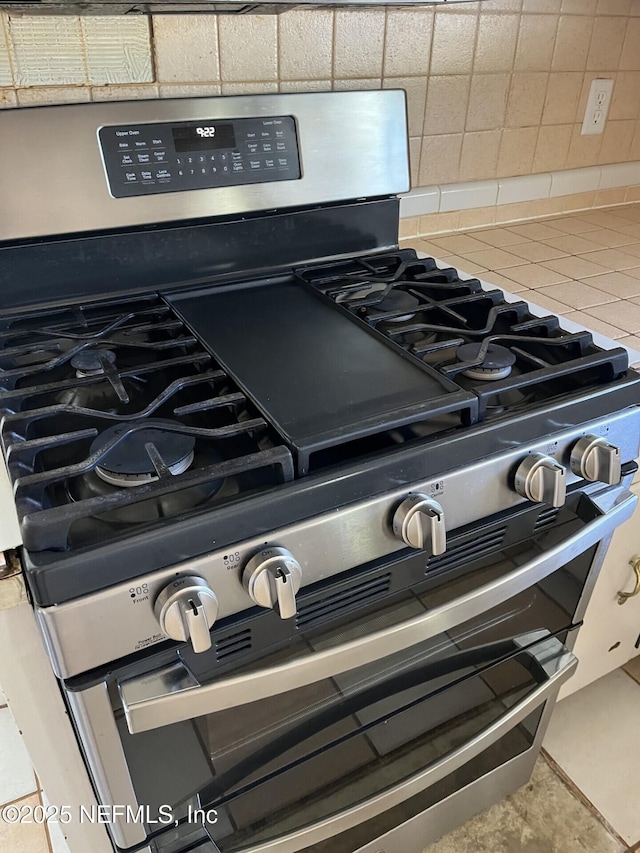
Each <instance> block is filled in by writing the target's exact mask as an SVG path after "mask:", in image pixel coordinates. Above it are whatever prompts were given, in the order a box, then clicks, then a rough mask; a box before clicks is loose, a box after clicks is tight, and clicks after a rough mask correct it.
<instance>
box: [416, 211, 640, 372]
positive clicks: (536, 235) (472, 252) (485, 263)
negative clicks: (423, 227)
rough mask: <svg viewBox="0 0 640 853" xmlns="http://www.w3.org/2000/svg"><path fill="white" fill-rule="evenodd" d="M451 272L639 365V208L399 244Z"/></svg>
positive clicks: (597, 212)
mask: <svg viewBox="0 0 640 853" xmlns="http://www.w3.org/2000/svg"><path fill="white" fill-rule="evenodd" d="M400 245H401V246H402V247H411V248H414V249H415V250H416V251H417V252H419V253H420V254H422V255H429V256H432V257H434V258H436V260H437V262H438V265H439V266H453V267H456V268H457V269H458V270H459V271H460V272H461V273H462V275H461V277H462V278H465V277H466V278H471V277H473V278H478V279H480V280H481V282H482V283H483V286H485V287H486V288H487V289H491V288H495V287H499V288H500V289H501V290H504V291H505V294H506V298H507V299H509V300H511V301H517V300H520V299H524V300H525V301H526V302H529V303H531V305H532V307H533V308H534V312H535V313H538V312H539V313H540V315H541V316H542V315H545V314H548V313H549V312H552V313H554V314H559V315H561V316H562V317H563V318H565V319H564V322H563V326H564V327H565V328H566V329H567V331H574V330H579V329H584V328H587V329H589V330H591V331H593V332H594V342H595V343H596V344H597V345H598V346H603V347H611V346H624V347H626V348H627V349H628V350H629V354H630V361H631V364H633V365H637V366H640V204H630V205H624V206H620V207H614V208H607V209H600V210H588V211H584V212H579V213H574V214H572V215H570V216H567V215H562V216H557V217H554V218H546V219H541V220H536V221H530V222H526V223H520V224H517V223H514V224H513V225H504V226H501V227H491V228H483V229H478V230H473V231H466V232H463V231H457V232H455V233H451V234H437V235H433V236H429V237H412V238H409V239H406V240H402V241H401V243H400Z"/></svg>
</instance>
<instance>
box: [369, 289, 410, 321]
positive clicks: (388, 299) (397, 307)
mask: <svg viewBox="0 0 640 853" xmlns="http://www.w3.org/2000/svg"><path fill="white" fill-rule="evenodd" d="M419 306H420V300H419V299H418V298H417V297H416V296H413V295H412V294H411V293H407V292H406V290H398V289H396V288H394V289H392V290H390V291H389V292H388V293H387V294H386V295H385V296H383V297H382V299H381V300H380V301H379V302H377V303H376V304H375V305H372V306H371V308H370V310H371V311H379V312H381V313H382V312H385V313H386V312H387V311H394V312H395V311H403V312H407V313H403V315H402V316H401V317H387V318H386V320H385V323H401V322H404V321H405V320H410V319H411V317H412V316H413V314H414V313H415V312H416V311H417V310H418V308H419Z"/></svg>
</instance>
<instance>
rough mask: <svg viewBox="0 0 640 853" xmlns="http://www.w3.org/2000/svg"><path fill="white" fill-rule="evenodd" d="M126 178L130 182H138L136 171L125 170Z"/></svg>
mask: <svg viewBox="0 0 640 853" xmlns="http://www.w3.org/2000/svg"><path fill="white" fill-rule="evenodd" d="M124 178H125V181H126V182H127V183H128V184H135V183H137V182H138V175H137V174H136V173H135V172H125V173H124Z"/></svg>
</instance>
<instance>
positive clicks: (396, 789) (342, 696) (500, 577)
mask: <svg viewBox="0 0 640 853" xmlns="http://www.w3.org/2000/svg"><path fill="white" fill-rule="evenodd" d="M607 495H608V498H607V500H606V501H604V503H603V504H602V506H601V507H600V508H598V506H597V505H596V503H594V502H593V501H591V500H590V499H587V498H586V497H585V496H583V495H576V496H574V498H573V499H572V501H569V502H568V506H567V508H566V509H564V510H562V511H561V512H560V513H556V514H555V515H553V516H551V515H549V514H547V515H546V516H544V517H542V518H540V517H537V520H535V519H533V520H531V530H530V532H529V533H528V534H527V535H526V536H525V537H524V538H523V539H521V540H519V541H513V540H509V539H508V537H507V538H506V539H505V537H502V538H501V539H500V540H499V541H498V539H497V538H496V540H495V543H496V544H495V545H494V546H492V547H491V548H490V549H489V550H487V549H486V548H483V547H482V546H481V545H480V542H479V539H478V537H477V536H475V537H474V536H472V535H471V533H472V532H469V535H468V537H467V534H462V535H461V536H460V537H459V540H458V542H457V545H456V540H455V537H452V548H451V553H452V554H453V551H454V550H455V547H459V548H460V555H459V556H460V559H459V560H458V561H457V562H456V561H455V560H454V559H453V558H452V557H451V558H450V562H449V563H447V564H446V565H442V564H440V569H439V570H438V571H436V570H435V569H433V576H431V572H430V571H427V572H426V576H425V572H424V556H423V557H422V558H420V557H418V558H417V559H422V565H423V570H422V580H421V581H420V582H418V583H414V584H413V585H410V586H406V587H405V588H404V589H402V590H401V591H398V592H396V593H394V594H392V595H387V596H386V597H384V598H383V599H382V600H381V601H380V602H378V603H369V605H368V606H367V607H364V608H363V607H360V608H358V609H357V610H354V611H353V612H351V613H349V614H347V615H344V614H343V616H342V617H341V618H338V619H334V621H330V622H329V623H328V624H324V625H321V626H317V627H315V628H309V629H305V630H304V631H301V632H300V633H299V634H298V636H297V637H296V639H295V640H294V641H293V642H291V643H290V644H288V645H287V646H286V648H277V649H275V650H273V651H270V652H266V653H265V654H263V655H261V656H260V657H259V658H258V659H257V660H253V661H252V662H250V663H247V664H244V665H236V666H235V667H234V668H233V669H232V670H231V671H230V672H227V673H225V674H224V675H219V674H218V673H217V672H216V669H215V666H214V664H215V651H214V650H212V651H211V652H210V653H204V654H201V655H197V656H193V655H191V656H189V655H188V654H186V650H181V649H178V650H176V652H175V653H174V656H173V658H172V660H171V661H170V662H169V663H166V653H165V655H164V658H162V665H161V666H160V665H159V664H160V662H161V661H160V659H156V658H155V657H154V655H150V658H149V659H148V660H147V662H146V665H141V664H137V665H136V666H137V667H138V668H139V669H140V667H141V670H140V671H136V672H135V673H134V674H132V671H131V668H128V669H123V670H122V672H118V671H117V670H116V671H112V672H110V673H109V675H108V676H105V678H104V679H103V680H101V681H98V682H96V681H94V682H92V683H89V685H88V684H87V682H86V680H85V681H84V683H83V681H82V680H81V681H80V682H78V683H76V684H72V683H68V685H67V688H68V689H67V697H68V701H69V704H70V708H71V711H72V713H73V716H74V719H75V721H76V726H77V728H78V731H79V735H80V739H81V742H82V744H83V746H84V749H85V754H86V756H87V761H88V764H89V766H90V769H91V770H92V772H93V776H94V781H95V783H96V788H97V790H98V794H99V798H100V799H101V801H102V802H103V803H111V804H114V803H115V804H121V805H124V806H130V808H131V810H132V811H134V812H135V810H136V809H137V808H138V807H139V806H140V805H142V806H144V808H145V811H144V813H143V815H142V817H141V818H139V819H135V820H132V819H131V818H130V817H129V819H124V818H119V817H116V818H115V819H114V822H113V823H112V825H111V827H110V829H111V834H112V837H113V839H114V841H115V842H116V844H117V845H118V846H120V847H122V848H132V847H133V848H135V847H139V846H140V845H145V846H144V849H145V850H147V849H148V850H150V851H153V853H182V851H187V850H191V849H198V848H197V847H194V845H198V844H199V843H200V842H201V843H202V845H204V846H202V853H204V851H217V850H218V851H220V853H240V851H242V853H276V851H277V853H301V851H304V853H321V851H322V853H324V851H326V853H329V851H331V853H353V851H355V850H358V849H360V848H361V847H363V845H367V844H369V842H372V841H373V840H374V839H375V838H376V837H378V836H382V835H384V834H386V833H388V832H389V831H390V830H392V829H393V828H394V826H395V825H397V824H398V823H399V822H404V821H410V820H411V819H412V818H413V817H414V816H415V815H418V814H420V813H422V812H424V811H425V810H427V809H430V808H432V807H434V808H435V807H437V806H436V805H435V804H437V803H439V802H440V801H442V800H444V799H445V798H448V797H450V795H452V794H455V793H456V792H461V791H463V790H464V789H466V788H468V787H469V786H473V785H474V784H475V783H476V781H477V780H482V779H484V778H485V777H486V779H487V783H488V785H489V787H491V786H492V784H494V782H492V781H490V779H489V777H491V776H492V774H493V773H494V771H495V772H497V771H498V769H501V768H504V767H505V766H508V765H509V764H510V762H511V763H513V762H514V761H516V762H517V761H518V760H520V759H519V757H524V756H526V761H527V762H529V765H528V766H529V767H531V766H532V762H533V760H535V754H536V753H537V750H538V748H539V745H540V740H541V737H542V733H543V730H544V726H545V725H546V721H547V719H548V716H549V712H550V709H551V707H552V705H553V701H554V700H555V698H556V696H557V692H558V690H559V688H560V686H561V685H562V683H563V682H564V681H565V680H566V679H567V678H568V677H569V676H570V675H571V673H572V672H573V670H574V669H575V666H576V663H577V662H576V660H575V658H574V657H573V655H572V654H571V652H570V651H569V649H570V648H571V646H572V640H573V638H572V634H573V631H574V630H575V621H576V614H579V611H580V609H581V607H582V606H583V605H584V597H585V588H586V587H587V586H588V584H589V583H590V582H592V575H593V570H594V567H596V566H597V562H598V559H599V553H598V551H599V542H600V540H601V538H602V537H606V535H608V533H610V532H611V530H609V529H608V527H607V526H606V524H607V522H608V521H610V518H608V517H607V512H609V513H611V517H612V518H617V517H618V516H619V515H620V514H621V513H624V514H626V513H630V512H631V511H632V510H633V499H632V497H630V496H629V494H628V493H627V492H625V490H624V489H622V488H620V489H618V490H616V489H612V490H608V491H607ZM607 506H608V510H605V507H607ZM539 512H540V511H539V510H537V513H538V514H539ZM616 512H617V515H616ZM502 521H503V520H501V523H502ZM523 523H524V522H523V520H522V518H520V519H519V521H518V524H519V525H520V526H521V527H522V524H523ZM507 526H508V525H507ZM525 526H526V525H525ZM503 527H504V525H503ZM523 529H524V528H523ZM465 537H467V538H465ZM505 541H506V542H509V541H512V544H507V545H505V544H504V543H505ZM469 543H471V544H469ZM605 544H606V543H605ZM474 549H475V550H474ZM600 550H602V549H600ZM415 559H416V557H415V555H407V556H406V557H404V558H402V559H397V558H396V562H395V563H393V564H388V565H387V566H386V570H387V572H388V571H389V570H390V569H391V571H392V572H393V573H397V574H398V575H402V572H403V571H404V570H405V568H407V566H411V565H413V563H412V561H415ZM438 559H442V558H438ZM383 568H385V567H383ZM379 570H380V567H374V568H372V569H370V570H367V571H369V572H370V573H373V576H375V573H376V572H377V571H379ZM364 575H367V572H366V571H365V572H364ZM341 583H342V581H341ZM326 594H327V593H326V590H325V595H326ZM187 661H188V662H189V665H187ZM520 775H521V776H522V774H520ZM526 778H527V777H526V775H525V776H524V778H520V781H518V782H517V783H516V784H514V786H513V787H517V786H518V785H519V784H522V783H523V781H525V779H526ZM494 781H495V780H494ZM478 784H481V782H479V783H478ZM163 807H165V808H164V810H163ZM481 807H482V806H480V808H481ZM138 814H140V813H139V812H138ZM167 815H170V817H171V818H172V820H175V821H177V825H170V826H168V825H166V824H165V822H164V819H165V818H166V816H167ZM368 849H369V848H367V851H368ZM371 849H372V850H373V849H374V848H371ZM375 849H376V850H377V849H378V848H375ZM390 849H391V848H390Z"/></svg>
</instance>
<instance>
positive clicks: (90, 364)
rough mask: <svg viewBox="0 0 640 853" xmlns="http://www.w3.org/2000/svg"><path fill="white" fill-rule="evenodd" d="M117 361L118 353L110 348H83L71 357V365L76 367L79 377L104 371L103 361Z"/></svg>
mask: <svg viewBox="0 0 640 853" xmlns="http://www.w3.org/2000/svg"><path fill="white" fill-rule="evenodd" d="M103 361H106V362H107V363H108V364H115V363H116V354H115V352H112V350H110V349H83V350H81V351H80V352H78V353H76V354H75V355H74V356H73V358H72V359H71V367H74V368H75V369H76V374H77V376H78V378H81V377H83V376H94V375H95V374H97V373H104V368H103V367H102V362H103Z"/></svg>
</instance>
